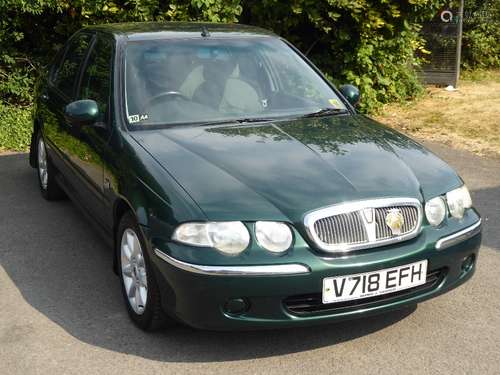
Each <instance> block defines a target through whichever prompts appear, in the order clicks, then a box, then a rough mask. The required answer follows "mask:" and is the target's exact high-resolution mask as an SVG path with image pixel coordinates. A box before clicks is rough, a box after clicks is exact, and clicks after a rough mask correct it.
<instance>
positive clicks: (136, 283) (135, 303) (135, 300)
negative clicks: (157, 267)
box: [116, 213, 170, 331]
mask: <svg viewBox="0 0 500 375" xmlns="http://www.w3.org/2000/svg"><path fill="white" fill-rule="evenodd" d="M117 239H118V241H117V247H118V248H117V249H116V251H117V255H118V259H119V260H118V264H119V269H120V280H121V285H122V292H123V297H124V299H125V304H126V306H127V311H128V314H129V316H130V318H131V319H132V321H133V322H134V323H135V324H136V325H137V326H138V327H139V328H141V329H143V330H145V331H154V330H158V329H161V328H164V327H165V326H166V325H167V324H168V323H169V322H170V320H169V319H168V317H167V316H166V315H165V313H164V312H163V310H162V308H161V300H160V291H159V288H158V284H157V282H156V279H155V276H154V273H153V270H152V268H151V262H150V261H149V257H148V253H147V251H146V245H145V241H144V238H143V236H142V233H141V231H140V229H139V226H138V225H137V222H136V220H135V217H134V215H132V214H131V213H126V214H125V215H123V217H122V219H121V221H120V225H119V227H118V233H117Z"/></svg>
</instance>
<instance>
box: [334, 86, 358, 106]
mask: <svg viewBox="0 0 500 375" xmlns="http://www.w3.org/2000/svg"><path fill="white" fill-rule="evenodd" d="M339 91H340V92H341V93H342V95H343V96H344V98H346V99H347V101H348V102H349V103H351V105H352V106H354V107H356V106H357V105H358V104H359V99H360V97H361V94H360V92H359V89H358V88H357V87H356V86H353V85H342V86H340V87H339Z"/></svg>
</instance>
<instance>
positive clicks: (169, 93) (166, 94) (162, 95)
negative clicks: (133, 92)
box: [144, 91, 191, 108]
mask: <svg viewBox="0 0 500 375" xmlns="http://www.w3.org/2000/svg"><path fill="white" fill-rule="evenodd" d="M162 98H169V100H171V99H175V98H181V99H184V100H188V101H191V99H189V98H188V97H187V96H186V95H183V94H181V93H180V92H179V91H164V92H161V93H159V94H158V95H155V96H153V97H152V98H150V99H148V101H147V102H146V103H145V104H144V107H146V108H147V107H150V106H151V105H153V104H154V103H156V102H158V101H159V100H160V99H162Z"/></svg>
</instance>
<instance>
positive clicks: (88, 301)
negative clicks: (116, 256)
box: [0, 154, 415, 362]
mask: <svg viewBox="0 0 500 375" xmlns="http://www.w3.org/2000/svg"><path fill="white" fill-rule="evenodd" d="M0 171H1V174H2V183H1V184H0V212H3V213H5V214H4V215H2V217H1V218H0V238H1V241H0V265H1V266H2V267H3V269H4V270H5V271H6V272H7V275H8V276H9V278H10V279H11V280H12V282H13V283H14V284H15V286H16V287H17V288H18V289H19V291H20V293H21V294H22V296H23V298H24V300H25V301H26V302H27V303H29V304H30V305H31V306H32V307H33V308H35V309H36V310H38V311H39V312H41V313H42V314H43V315H45V316H46V317H47V318H48V319H50V320H51V321H53V322H54V323H56V324H58V325H59V326H60V327H62V328H63V329H64V330H65V331H67V332H68V333H69V334H71V335H72V336H74V337H75V338H77V339H78V340H81V341H83V342H85V343H88V344H91V345H95V346H99V347H102V348H105V349H108V350H113V351H117V352H122V353H127V354H133V355H137V356H142V357H145V358H148V359H153V360H157V361H168V362H170V361H172V362H210V361H232V360H241V359H250V358H260V357H269V356H276V355H280V354H287V353H294V352H300V351H304V350H310V349H314V348H318V347H323V346H329V345H335V344H337V343H340V342H344V341H348V340H352V339H355V338H357V337H360V336H364V335H368V334H370V333H372V332H375V331H377V330H380V329H383V328H385V327H387V326H389V325H391V324H394V323H396V322H398V321H400V320H402V319H404V318H405V317H406V316H408V315H409V314H411V313H412V312H413V311H414V310H415V307H410V308H407V309H404V310H401V311H396V312H392V313H387V314H384V315H380V316H375V317H370V318H368V319H364V320H362V321H356V322H355V323H353V322H343V323H339V324H332V325H327V326H321V327H319V326H318V327H310V328H297V329H282V330H273V331H251V332H211V331H199V330H195V329H192V328H189V327H186V326H182V325H178V326H174V327H172V328H170V329H168V330H166V331H164V332H158V333H152V334H151V333H144V332H142V331H140V330H139V329H137V328H136V327H135V326H134V325H133V324H132V322H131V321H130V320H129V318H128V316H127V314H126V312H125V306H124V304H123V301H122V295H121V292H120V283H119V280H118V277H117V276H116V275H115V274H114V273H113V272H112V267H111V255H110V249H109V248H107V247H106V245H105V244H104V241H103V240H102V239H101V238H100V237H99V236H98V234H97V233H96V232H95V231H94V230H93V228H92V227H91V226H90V225H89V223H88V222H87V221H86V220H85V219H84V218H83V216H82V215H81V214H80V212H79V211H78V209H77V208H76V207H75V206H74V205H73V204H72V203H71V202H70V201H68V200H66V201H59V202H46V201H44V200H43V199H42V198H41V196H40V193H39V191H38V186H37V179H36V172H35V171H33V170H31V169H30V168H28V167H27V156H26V155H25V154H22V155H8V156H0Z"/></svg>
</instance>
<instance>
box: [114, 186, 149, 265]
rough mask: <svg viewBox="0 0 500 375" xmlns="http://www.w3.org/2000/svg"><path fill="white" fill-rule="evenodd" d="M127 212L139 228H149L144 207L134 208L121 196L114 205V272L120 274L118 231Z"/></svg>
mask: <svg viewBox="0 0 500 375" xmlns="http://www.w3.org/2000/svg"><path fill="white" fill-rule="evenodd" d="M127 212H130V213H132V214H133V215H134V216H135V218H136V220H137V223H138V224H139V226H147V225H148V223H147V215H145V214H144V212H145V210H144V207H142V206H140V207H138V208H134V206H133V204H132V203H131V202H129V201H128V200H127V199H126V198H125V197H122V196H119V197H118V198H117V199H116V201H115V202H114V205H113V254H114V256H113V270H114V271H115V273H117V274H118V256H117V252H116V249H117V245H118V242H117V241H119V239H118V238H117V233H116V232H117V230H118V226H119V225H120V220H121V218H122V217H123V215H124V214H126V213H127Z"/></svg>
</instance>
